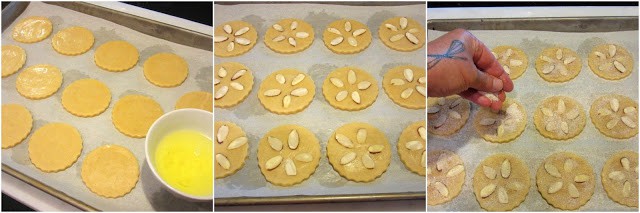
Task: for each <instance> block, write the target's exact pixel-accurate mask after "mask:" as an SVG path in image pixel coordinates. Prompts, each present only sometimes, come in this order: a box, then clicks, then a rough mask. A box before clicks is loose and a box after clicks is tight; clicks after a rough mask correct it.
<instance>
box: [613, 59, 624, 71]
mask: <svg viewBox="0 0 640 213" xmlns="http://www.w3.org/2000/svg"><path fill="white" fill-rule="evenodd" d="M613 66H615V67H616V69H617V70H618V71H620V72H622V73H624V72H626V71H627V68H626V67H624V65H623V64H622V63H620V62H618V61H613Z"/></svg>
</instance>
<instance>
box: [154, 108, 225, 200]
mask: <svg viewBox="0 0 640 213" xmlns="http://www.w3.org/2000/svg"><path fill="white" fill-rule="evenodd" d="M181 129H190V130H194V131H198V132H200V133H202V134H204V135H206V136H207V137H209V138H213V113H211V112H209V111H204V110H200V109H179V110H174V111H171V112H169V113H167V114H164V115H162V116H161V117H160V118H158V120H156V121H155V122H153V124H152V125H151V128H149V132H147V138H146V139H145V142H144V152H145V155H146V157H147V164H148V166H149V168H150V169H151V171H152V172H153V176H154V177H156V179H157V180H158V181H160V182H161V183H162V185H164V186H165V187H166V188H167V189H169V191H171V192H173V193H174V194H177V195H179V196H181V197H183V198H186V199H187V200H191V201H211V200H213V194H212V195H210V196H196V195H190V194H187V193H184V192H181V191H179V190H177V189H175V188H173V187H172V186H170V185H169V184H167V182H165V181H164V180H163V179H162V178H161V177H160V175H158V172H157V171H156V168H155V165H154V162H155V152H156V148H157V147H158V143H160V141H161V140H162V138H164V137H165V136H166V135H167V134H169V133H171V132H173V131H176V130H181ZM212 147H213V146H212ZM212 175H213V174H212Z"/></svg>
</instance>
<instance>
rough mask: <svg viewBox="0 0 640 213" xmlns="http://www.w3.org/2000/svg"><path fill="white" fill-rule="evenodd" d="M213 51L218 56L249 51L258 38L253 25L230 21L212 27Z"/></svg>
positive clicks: (236, 54)
mask: <svg viewBox="0 0 640 213" xmlns="http://www.w3.org/2000/svg"><path fill="white" fill-rule="evenodd" d="M213 33H214V38H213V41H214V48H213V53H214V54H215V55H216V56H219V57H232V56H238V55H242V54H244V53H246V52H249V50H251V48H253V46H255V45H256V41H257V40H258V32H257V31H256V28H255V27H253V25H251V24H249V23H248V22H244V21H231V22H227V23H224V24H222V25H219V26H218V27H216V28H215V29H214V32H213Z"/></svg>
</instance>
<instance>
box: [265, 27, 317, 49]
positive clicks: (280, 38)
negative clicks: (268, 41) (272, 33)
mask: <svg viewBox="0 0 640 213" xmlns="http://www.w3.org/2000/svg"><path fill="white" fill-rule="evenodd" d="M272 27H273V29H274V30H276V31H278V32H281V33H283V34H281V35H279V36H276V37H275V38H273V41H275V42H280V41H284V40H287V42H289V45H291V46H293V47H296V46H297V42H296V38H298V39H303V38H307V37H309V33H307V32H295V33H294V31H295V30H297V29H298V22H297V21H293V22H291V25H290V26H289V29H291V33H292V34H293V35H295V36H291V37H288V38H287V36H286V35H285V34H284V31H285V28H284V27H282V26H281V25H279V24H274V25H273V26H272Z"/></svg>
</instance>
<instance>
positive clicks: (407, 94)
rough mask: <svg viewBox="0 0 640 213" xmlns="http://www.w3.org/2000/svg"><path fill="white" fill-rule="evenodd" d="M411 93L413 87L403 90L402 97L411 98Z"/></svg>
mask: <svg viewBox="0 0 640 213" xmlns="http://www.w3.org/2000/svg"><path fill="white" fill-rule="evenodd" d="M411 94H413V88H407V89H405V90H403V91H402V93H400V97H401V98H403V99H407V98H409V96H411Z"/></svg>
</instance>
